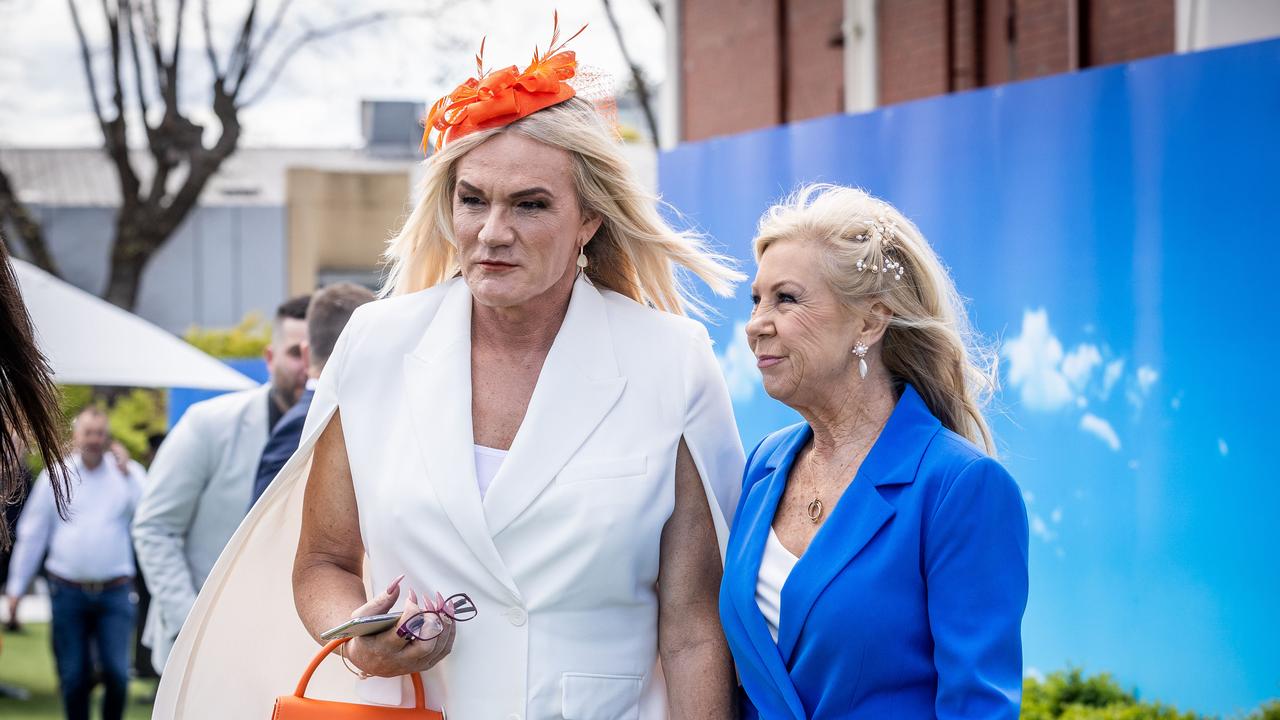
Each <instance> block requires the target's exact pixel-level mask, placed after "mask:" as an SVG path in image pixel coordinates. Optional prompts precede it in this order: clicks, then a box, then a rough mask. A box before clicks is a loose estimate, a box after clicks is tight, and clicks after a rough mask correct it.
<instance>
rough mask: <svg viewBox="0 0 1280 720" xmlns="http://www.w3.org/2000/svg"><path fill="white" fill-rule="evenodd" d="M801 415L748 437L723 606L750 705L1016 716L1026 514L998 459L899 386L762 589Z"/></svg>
mask: <svg viewBox="0 0 1280 720" xmlns="http://www.w3.org/2000/svg"><path fill="white" fill-rule="evenodd" d="M812 436H813V432H812V430H811V429H810V428H809V426H808V425H806V424H803V423H801V424H797V425H793V426H791V427H788V428H785V429H783V430H779V431H778V432H775V433H773V434H772V435H770V436H769V437H767V438H765V440H764V441H763V442H761V443H760V445H759V446H758V447H757V448H756V449H755V450H754V451H753V452H752V454H751V456H750V457H749V458H748V459H747V468H746V472H745V474H744V475H745V479H744V483H743V488H742V496H741V499H740V501H739V504H738V510H737V514H736V516H735V518H734V523H733V529H732V532H731V534H730V539H729V547H728V550H727V553H726V559H725V561H726V566H725V573H724V584H723V586H722V589H721V595H720V616H721V620H722V622H723V624H724V631H725V634H726V636H727V637H728V641H729V647H730V649H731V650H732V651H733V657H734V660H735V662H736V663H737V667H738V674H739V676H740V678H741V681H742V689H743V694H744V697H743V702H742V706H743V716H744V717H745V718H757V717H759V718H769V719H770V720H774V719H781V718H788V719H790V718H851V719H853V718H931V717H937V718H966V719H967V720H972V719H975V718H1008V719H1009V720H1014V719H1015V718H1017V717H1018V705H1019V699H1020V692H1021V687H1022V639H1021V624H1022V613H1023V610H1024V609H1025V608H1026V601H1027V515H1026V508H1025V506H1024V505H1023V502H1022V495H1021V493H1020V492H1019V490H1018V486H1017V485H1016V484H1015V483H1014V481H1013V478H1011V477H1010V476H1009V474H1008V473H1007V472H1006V471H1005V469H1004V467H1003V466H1001V465H1000V463H998V462H997V461H995V460H994V459H992V458H990V457H988V456H987V455H985V454H984V453H982V452H981V451H980V450H978V449H977V448H976V447H974V446H973V445H972V444H971V443H969V442H968V441H967V440H965V439H963V438H962V437H960V436H959V435H957V434H955V433H953V432H951V431H950V430H947V429H945V428H943V427H942V425H941V423H940V422H939V421H938V419H937V418H935V417H934V416H933V414H932V413H930V412H929V409H928V407H927V406H926V405H925V403H924V401H923V400H922V399H921V398H920V395H919V394H918V393H917V392H916V390H915V389H914V388H913V387H911V386H910V385H905V386H904V389H903V392H902V397H901V398H900V399H899V400H898V404H897V407H896V408H895V409H894V411H893V414H892V415H891V416H890V418H889V421H888V423H887V424H886V425H885V428H884V430H883V432H882V433H881V434H880V437H879V439H877V440H876V443H875V445H874V446H873V447H872V448H871V452H870V453H869V454H868V456H867V458H866V460H864V461H863V463H862V466H861V468H859V470H858V474H857V475H856V476H855V477H854V479H853V482H852V483H851V484H850V485H849V487H848V489H847V490H845V492H844V495H843V496H842V497H841V498H840V501H839V503H837V504H836V506H835V507H834V508H833V509H832V511H831V514H830V515H829V516H828V518H827V520H826V522H825V523H824V525H823V526H822V528H821V529H820V530H819V531H818V534H817V535H816V536H815V537H814V539H813V542H812V543H811V544H810V545H809V548H808V550H807V551H806V552H805V553H804V555H803V556H801V558H800V560H799V562H797V563H796V565H795V567H794V569H793V570H792V572H791V574H790V575H789V576H788V578H787V580H786V583H785V584H784V585H783V588H782V601H781V617H780V623H779V628H778V641H777V642H776V643H775V642H774V641H773V638H772V637H770V635H769V629H768V627H767V624H766V622H765V619H764V617H763V616H762V615H761V613H760V609H759V606H758V605H757V603H756V588H757V576H758V575H759V572H760V560H761V556H762V554H763V552H764V548H765V542H766V540H767V538H768V535H769V529H770V526H771V525H772V522H773V516H774V514H775V512H776V511H777V508H778V501H779V500H780V498H781V497H782V492H783V489H784V488H785V487H786V482H787V475H788V473H789V472H790V470H791V466H792V463H793V462H794V460H795V458H796V455H797V453H799V452H800V450H801V449H803V448H804V447H805V445H806V444H808V443H809V441H810V439H811V438H812Z"/></svg>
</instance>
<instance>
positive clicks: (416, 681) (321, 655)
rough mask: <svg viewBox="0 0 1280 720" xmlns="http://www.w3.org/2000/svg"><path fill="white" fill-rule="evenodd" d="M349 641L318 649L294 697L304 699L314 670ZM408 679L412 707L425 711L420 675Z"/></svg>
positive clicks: (347, 639)
mask: <svg viewBox="0 0 1280 720" xmlns="http://www.w3.org/2000/svg"><path fill="white" fill-rule="evenodd" d="M350 640H351V638H349V637H345V638H337V639H335V640H330V641H329V643H328V644H327V645H325V646H324V647H322V648H320V652H318V653H316V656H315V657H313V658H311V664H310V665H307V669H306V672H304V673H302V679H301V680H299V681H298V688H297V689H296V690H294V691H293V695H294V697H299V698H301V697H306V695H307V685H310V684H311V676H312V675H314V674H315V672H316V668H318V667H320V663H321V662H323V661H324V659H325V658H326V657H328V656H329V654H330V653H332V652H333V651H335V650H337V649H338V648H339V647H341V645H342V644H343V643H345V642H348V641H350ZM409 679H410V680H412V681H413V697H414V699H415V700H416V701H417V704H416V705H414V707H415V708H417V709H418V710H426V709H427V691H426V690H424V689H423V688H422V675H421V674H420V673H416V672H415V673H409Z"/></svg>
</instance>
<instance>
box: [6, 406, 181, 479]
mask: <svg viewBox="0 0 1280 720" xmlns="http://www.w3.org/2000/svg"><path fill="white" fill-rule="evenodd" d="M59 389H60V390H61V391H62V416H63V419H64V420H65V423H64V425H63V427H65V428H67V431H66V432H67V438H68V447H70V441H69V438H70V435H71V421H72V420H73V419H74V418H75V416H76V415H77V414H78V413H79V412H80V411H81V410H83V409H84V408H85V407H86V406H88V405H97V406H98V407H100V408H102V409H103V410H104V411H106V413H107V424H108V426H109V427H110V428H111V436H112V437H113V438H115V439H116V440H119V441H120V444H121V445H124V446H125V449H127V450H128V451H129V456H130V457H132V458H133V459H134V460H138V461H139V462H141V461H142V460H143V459H144V458H145V457H146V455H147V453H148V451H149V450H150V446H149V443H148V440H149V438H150V437H151V436H152V435H157V434H160V433H163V432H165V430H167V429H168V426H169V418H168V414H167V411H168V407H167V403H166V402H165V397H166V394H165V391H163V390H155V389H151V388H131V389H127V390H125V389H120V390H114V389H112V390H106V389H99V390H96V391H95V389H94V388H93V387H90V386H88V385H60V386H59ZM31 467H32V472H33V473H39V472H40V471H41V470H43V469H44V468H43V466H41V465H40V462H39V458H38V457H36V456H32V464H31Z"/></svg>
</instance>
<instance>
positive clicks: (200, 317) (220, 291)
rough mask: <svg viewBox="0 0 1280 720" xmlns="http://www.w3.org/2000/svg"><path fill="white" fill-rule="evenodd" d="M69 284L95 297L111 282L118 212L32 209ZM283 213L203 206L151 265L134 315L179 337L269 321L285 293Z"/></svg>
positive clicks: (279, 209)
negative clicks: (250, 318) (255, 317)
mask: <svg viewBox="0 0 1280 720" xmlns="http://www.w3.org/2000/svg"><path fill="white" fill-rule="evenodd" d="M31 209H32V210H33V211H34V212H35V213H36V215H37V216H38V217H39V219H40V221H41V223H43V226H44V229H45V233H46V237H47V238H48V242H49V247H50V251H51V252H52V253H53V255H54V257H55V259H56V260H57V262H58V265H59V268H60V269H61V271H62V273H63V276H64V277H65V278H66V280H67V281H68V282H71V283H72V284H74V285H76V286H77V287H79V288H82V289H84V290H86V291H88V292H91V293H93V294H95V295H101V294H102V292H103V291H104V289H105V288H106V284H107V274H108V270H109V264H110V253H111V238H112V237H113V235H114V229H115V210H114V209H113V208H101V207H48V206H39V205H35V206H32V208H31ZM285 237H286V233H285V211H284V208H283V207H279V206H275V207H271V206H215V207H200V208H197V209H196V210H195V211H193V212H192V214H191V215H190V216H189V217H188V218H187V221H186V222H185V223H183V225H182V227H180V228H179V229H178V232H177V233H175V234H174V236H173V237H171V238H170V239H169V241H168V243H166V245H165V246H164V247H163V248H161V250H160V251H159V252H158V253H156V255H155V256H154V257H153V258H152V259H151V262H150V263H149V264H148V265H147V268H146V270H145V271H144V272H143V276H142V286H141V288H140V289H139V294H138V304H137V307H136V308H134V311H135V312H136V313H137V314H138V315H140V316H142V317H144V318H146V319H147V320H150V321H151V322H153V323H155V324H157V325H159V326H160V327H163V328H165V329H167V330H169V331H171V332H174V333H182V332H183V331H185V330H186V329H187V328H189V327H190V326H192V325H202V326H217V327H223V326H229V325H234V324H236V323H238V322H240V320H241V319H242V318H243V317H244V316H245V314H246V313H248V312H250V311H254V310H256V311H258V312H260V313H262V314H263V316H264V317H271V315H272V313H274V312H275V307H276V305H278V304H279V303H280V301H281V300H283V299H284V297H285V292H286V287H287V284H286V270H285V259H286V257H285V256H286V253H285V251H286V248H285Z"/></svg>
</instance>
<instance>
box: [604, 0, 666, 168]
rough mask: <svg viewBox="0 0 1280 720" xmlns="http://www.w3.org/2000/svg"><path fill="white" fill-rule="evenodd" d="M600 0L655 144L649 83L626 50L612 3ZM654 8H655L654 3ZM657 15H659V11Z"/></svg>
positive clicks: (656, 124)
mask: <svg viewBox="0 0 1280 720" xmlns="http://www.w3.org/2000/svg"><path fill="white" fill-rule="evenodd" d="M601 2H602V3H604V13H605V15H606V16H608V18H609V25H610V26H612V27H613V35H614V37H616V38H617V39H618V49H619V50H621V51H622V59H623V60H625V61H626V63H627V65H628V67H630V68H631V81H632V83H633V84H634V85H635V88H636V97H637V98H638V99H639V100H640V109H641V110H643V111H644V119H645V122H646V123H648V125H649V137H651V138H653V144H654V145H655V146H656V145H657V144H658V142H659V139H658V121H657V120H656V119H655V118H654V115H653V103H652V101H650V99H649V84H648V83H646V82H645V80H644V73H643V72H642V71H641V70H640V66H639V65H637V64H636V63H635V61H634V60H632V59H631V53H629V52H627V43H626V42H625V41H623V39H622V28H621V27H620V26H619V25H618V18H617V17H616V16H615V15H614V14H613V3H612V2H610V0H601ZM654 9H655V10H656V9H657V5H656V3H655V5H654ZM658 15H659V17H661V15H662V13H661V11H659V13H658Z"/></svg>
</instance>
